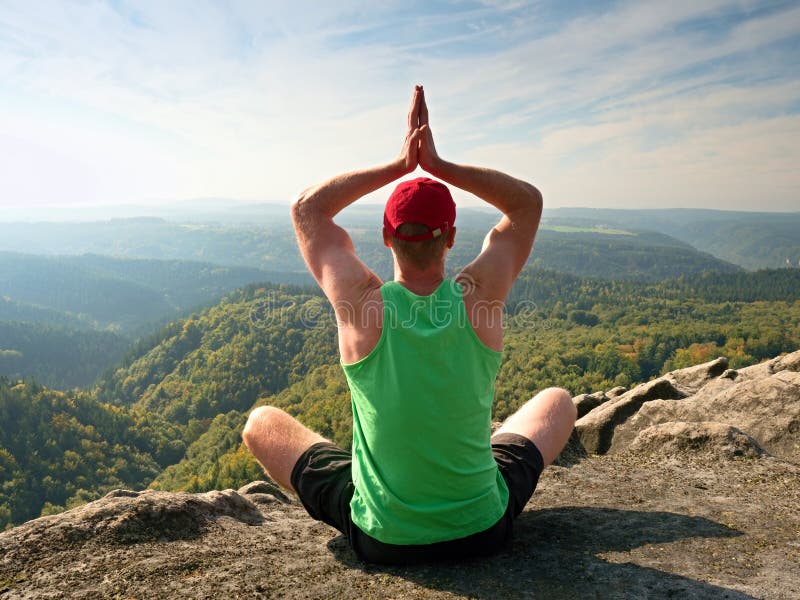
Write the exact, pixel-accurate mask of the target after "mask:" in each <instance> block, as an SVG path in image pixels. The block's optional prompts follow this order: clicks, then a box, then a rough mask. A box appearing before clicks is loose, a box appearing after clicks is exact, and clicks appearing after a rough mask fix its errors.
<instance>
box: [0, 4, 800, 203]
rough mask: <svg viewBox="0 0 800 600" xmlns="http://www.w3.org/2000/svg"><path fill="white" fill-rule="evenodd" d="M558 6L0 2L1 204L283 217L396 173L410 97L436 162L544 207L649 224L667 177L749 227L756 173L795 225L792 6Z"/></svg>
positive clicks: (798, 12) (797, 183)
mask: <svg viewBox="0 0 800 600" xmlns="http://www.w3.org/2000/svg"><path fill="white" fill-rule="evenodd" d="M565 6H566V5H562V4H558V5H550V4H546V3H522V2H514V1H511V2H493V1H486V2H453V3H451V4H450V5H449V6H446V5H442V7H438V6H437V7H432V6H431V5H429V4H427V3H422V2H411V3H408V2H405V3H400V2H389V3H381V4H380V5H376V4H374V3H369V2H366V1H356V0H349V1H343V2H338V3H317V2H315V3H313V4H311V3H309V2H306V1H301V2H293V3H273V2H266V3H251V2H231V3H227V4H222V3H216V2H192V3H187V2H169V3H162V2H158V3H156V2H137V3H127V2H119V1H118V2H113V3H89V4H63V3H58V2H52V3H48V2H37V3H26V2H8V3H6V5H5V6H4V10H3V11H2V13H0V102H2V103H3V105H4V109H5V110H6V111H7V112H8V114H9V115H10V118H8V119H4V120H2V121H0V155H3V156H12V155H13V156H14V162H13V164H14V165H15V166H14V168H13V169H12V168H10V166H9V165H10V164H11V163H10V162H7V163H6V166H5V167H3V166H0V181H3V182H5V183H3V184H0V186H2V187H4V188H5V189H0V196H2V197H4V198H8V197H10V196H9V194H8V192H9V191H13V196H14V197H15V198H17V199H18V200H19V201H23V202H39V203H44V202H48V201H52V200H53V198H55V197H59V198H61V199H62V200H63V201H67V199H70V201H72V200H73V199H78V198H84V199H86V198H88V199H89V200H91V201H96V202H121V201H127V202H130V201H142V200H147V199H156V198H159V199H160V198H168V199H180V198H186V197H198V196H204V197H207V196H221V197H237V198H240V199H244V200H265V199H270V200H281V199H286V200H288V199H289V198H291V197H292V196H293V195H294V194H295V193H296V192H297V191H299V190H300V189H302V188H303V187H305V186H307V185H309V184H311V183H313V182H315V181H317V180H319V179H321V178H324V177H327V176H330V175H332V174H334V173H336V172H338V171H340V170H345V169H353V168H357V167H361V166H365V165H366V164H374V163H376V162H380V161H386V160H390V159H392V158H393V157H394V155H395V153H396V152H397V151H398V150H399V147H400V143H401V141H402V138H403V134H404V132H403V128H404V121H405V112H406V108H407V105H406V103H407V98H408V97H410V92H411V89H412V86H413V84H415V83H419V82H421V83H424V84H425V87H426V90H427V93H428V98H429V102H430V105H431V114H432V125H433V130H434V132H435V135H436V136H437V145H438V147H439V149H440V151H441V152H442V154H443V155H445V156H448V157H451V158H453V159H455V160H472V161H475V162H483V163H485V164H488V165H490V166H494V167H497V168H508V169H509V170H512V171H514V172H516V173H517V174H519V175H521V176H524V177H529V178H531V179H533V180H534V181H535V182H537V183H539V182H543V184H542V185H543V187H544V186H545V184H546V187H547V188H548V189H549V190H551V191H552V193H551V194H550V195H549V197H550V198H551V199H552V200H553V201H555V202H557V203H561V202H563V203H570V204H576V203H577V204H580V203H584V204H589V203H593V204H594V205H601V204H603V203H605V205H633V204H637V203H638V204H641V203H649V205H656V204H657V203H659V202H667V201H669V200H670V199H671V198H672V199H674V198H675V196H671V195H665V194H662V193H660V192H656V191H654V190H660V189H664V188H665V185H664V182H665V181H670V180H671V181H672V182H673V183H671V184H670V185H672V186H675V185H676V184H675V183H674V182H675V181H681V182H683V181H691V185H688V184H686V185H685V186H684V184H682V183H681V184H680V185H681V186H684V187H685V188H686V189H685V190H684V191H683V193H682V194H681V195H680V198H682V200H681V202H684V201H686V202H688V201H689V200H688V199H689V198H691V202H696V203H697V204H699V205H704V206H714V205H719V204H720V203H723V202H730V201H731V200H730V199H731V198H735V199H736V202H737V203H738V204H737V206H739V207H746V206H751V207H753V208H762V207H764V204H763V202H759V201H757V200H756V199H755V198H752V199H751V200H748V199H747V198H746V197H745V196H746V194H749V193H751V192H752V191H753V189H754V187H753V186H752V185H750V184H748V183H747V182H746V181H744V180H745V176H746V173H748V172H753V173H758V174H759V175H760V176H766V175H767V174H770V176H771V177H773V178H774V179H775V182H776V185H775V186H774V188H773V189H772V194H773V199H774V203H773V204H772V205H771V206H774V207H775V208H784V209H786V208H788V207H792V206H794V204H792V203H794V202H796V197H797V192H798V190H799V189H800V177H798V176H797V175H793V174H792V173H790V172H789V171H788V170H787V169H786V166H787V165H788V164H789V162H791V161H792V160H794V161H796V162H797V159H798V158H800V157H798V156H797V152H798V151H797V150H796V149H795V146H796V144H794V145H793V144H790V143H789V132H792V133H794V132H796V121H795V118H796V116H797V113H798V110H797V109H798V107H799V106H800V102H798V100H800V98H798V85H800V83H799V82H800V77H799V76H798V75H799V74H798V68H797V67H798V65H797V61H796V59H795V58H794V54H793V48H796V45H794V44H796V41H797V39H798V31H797V27H796V23H798V21H800V7H797V6H795V5H794V4H793V3H784V4H782V3H776V4H773V5H766V6H765V5H763V3H748V2H743V1H740V0H736V1H734V0H709V1H708V2H696V1H692V2H689V1H684V0H679V1H676V2H671V3H668V4H665V3H654V2H623V3H615V4H609V5H600V4H593V5H592V6H591V7H588V8H586V9H584V10H582V11H577V9H575V8H574V7H570V8H569V10H571V11H572V12H567V8H566V7H565ZM554 7H558V8H554ZM748 136H757V137H752V138H751V137H748ZM602 169H605V171H602ZM704 171H705V172H706V173H707V174H709V176H708V177H705V178H704V177H702V176H701V175H694V173H696V172H697V173H702V172H704ZM30 172H44V173H47V172H52V173H58V174H60V175H59V176H58V177H54V178H52V180H53V181H54V182H56V181H57V182H59V183H57V184H56V183H53V184H48V182H47V178H42V179H41V180H40V181H38V182H37V183H35V184H34V183H32V182H30V180H29V179H27V178H26V177H23V176H22V175H21V173H30ZM71 174H75V175H74V176H72V175H71ZM614 177H618V178H619V179H618V180H616V181H615V180H614ZM726 177H730V178H731V179H730V181H735V182H738V186H737V185H734V184H732V183H730V182H729V180H727V179H726ZM593 178H595V180H602V182H603V186H602V188H603V190H609V192H605V191H603V192H602V193H598V192H597V189H593V186H592V185H591V184H590V183H589V182H590V181H591V180H592V179H593ZM579 179H580V181H578V180H579ZM10 182H11V183H10ZM26 182H28V183H26ZM612 190H613V191H612ZM672 201H674V200H672ZM748 202H749V204H748ZM596 203H600V204H596Z"/></svg>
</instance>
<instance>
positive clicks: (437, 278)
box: [394, 261, 444, 296]
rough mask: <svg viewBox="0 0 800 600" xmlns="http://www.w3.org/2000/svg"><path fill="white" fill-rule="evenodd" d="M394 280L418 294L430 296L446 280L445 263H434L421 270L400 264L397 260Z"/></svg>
mask: <svg viewBox="0 0 800 600" xmlns="http://www.w3.org/2000/svg"><path fill="white" fill-rule="evenodd" d="M394 280H395V281H396V282H397V283H399V284H400V285H402V286H403V287H404V288H406V289H407V290H409V291H410V292H414V293H415V294H417V295H418V296H428V295H430V294H432V293H433V292H434V291H436V288H438V287H439V285H440V284H441V283H442V281H444V265H434V266H431V267H429V268H427V269H424V270H420V269H415V268H413V267H405V266H400V265H398V264H397V262H396V261H395V264H394Z"/></svg>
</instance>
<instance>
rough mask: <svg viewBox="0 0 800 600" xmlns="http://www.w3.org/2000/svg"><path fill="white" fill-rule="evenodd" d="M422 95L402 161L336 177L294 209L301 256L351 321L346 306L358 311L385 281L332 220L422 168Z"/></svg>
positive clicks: (415, 98) (418, 94) (414, 105)
mask: <svg viewBox="0 0 800 600" xmlns="http://www.w3.org/2000/svg"><path fill="white" fill-rule="evenodd" d="M421 101H422V90H421V88H420V87H419V86H417V88H416V89H415V90H414V96H413V98H412V100H411V108H410V109H409V114H408V131H407V133H406V138H405V141H404V143H403V148H402V150H401V152H400V155H399V156H398V157H397V158H396V159H395V160H393V161H392V162H390V163H387V164H384V165H380V166H377V167H372V168H368V169H362V170H358V171H352V172H349V173H344V174H342V175H337V176H336V177H333V178H332V179H329V180H327V181H325V182H323V183H320V184H319V185H315V186H313V187H310V188H308V189H307V190H305V191H303V192H302V193H301V194H300V197H299V198H298V199H297V200H296V201H295V202H294V204H292V221H293V223H294V228H295V233H296V234H297V242H298V244H299V246H300V252H301V253H302V255H303V258H304V259H305V261H306V264H307V265H308V268H309V270H310V271H311V273H312V275H313V276H314V278H315V279H316V280H317V282H318V283H319V285H320V287H321V288H322V290H323V292H325V295H326V296H327V297H328V299H329V300H330V301H331V303H332V304H333V305H334V307H335V308H337V314H338V316H340V318H341V317H344V318H345V319H347V317H348V314H349V311H341V313H340V311H339V307H341V306H348V307H352V306H357V305H358V304H360V303H361V301H362V299H363V298H364V296H365V294H367V293H368V292H369V291H370V290H372V289H374V288H376V287H378V286H380V284H381V281H380V279H379V278H378V276H377V275H375V274H374V273H373V272H372V271H371V270H370V269H369V268H368V267H367V266H366V265H365V264H364V263H363V262H361V260H359V258H358V257H357V256H356V253H355V248H354V247H353V241H352V240H351V239H350V236H349V235H348V233H347V232H346V231H345V230H344V229H343V228H341V227H339V226H338V225H336V223H334V222H333V217H334V216H336V215H337V214H338V213H339V212H340V211H341V210H342V209H344V208H345V207H347V206H349V205H350V204H352V203H353V202H355V201H356V200H358V199H359V198H361V197H362V196H365V195H367V194H369V193H370V192H374V191H375V190H377V189H379V188H381V187H383V186H384V185H387V184H388V183H391V182H392V181H394V180H396V179H398V178H400V177H402V176H403V175H406V174H407V173H410V172H412V171H413V170H414V169H416V167H417V161H418V148H419V135H420V132H419V110H420V104H421Z"/></svg>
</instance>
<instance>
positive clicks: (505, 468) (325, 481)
mask: <svg viewBox="0 0 800 600" xmlns="http://www.w3.org/2000/svg"><path fill="white" fill-rule="evenodd" d="M492 454H494V459H495V461H496V462H497V466H498V468H499V469H500V474H501V475H502V476H503V479H504V480H505V482H506V485H507V486H508V492H509V498H508V508H507V509H506V512H505V514H504V515H503V516H502V517H501V518H500V520H499V521H497V523H495V524H494V525H493V526H492V527H490V528H489V529H486V530H485V531H481V532H479V533H475V534H473V535H470V536H467V537H464V538H460V539H456V540H448V541H445V542H437V543H434V544H423V545H395V544H385V543H383V542H380V541H378V540H376V539H375V538H372V537H370V536H368V535H367V534H366V533H364V532H363V531H361V530H360V529H359V528H358V527H357V526H356V525H355V524H353V521H352V519H351V518H350V499H351V498H352V497H353V489H354V488H353V477H352V471H351V463H352V457H351V455H350V452H348V451H346V450H343V449H342V448H340V447H339V446H337V445H335V444H331V443H330V442H320V443H318V444H314V445H313V446H311V447H310V448H309V449H308V450H306V451H305V452H304V453H303V454H302V456H300V458H299V459H298V460H297V464H295V466H294V469H293V470H292V477H291V484H292V487H293V488H294V489H295V491H296V492H297V495H298V496H299V498H300V502H302V504H303V506H304V507H305V509H306V510H307V511H308V514H309V515H311V516H312V517H313V518H315V519H316V520H318V521H323V522H325V523H327V524H328V525H330V526H332V527H335V528H336V529H338V530H339V531H341V532H342V533H343V534H344V535H345V536H346V537H347V540H348V542H349V543H350V546H351V547H352V548H353V551H354V552H355V553H356V555H358V557H359V558H360V559H362V560H364V561H366V562H372V563H380V564H413V563H420V562H432V561H436V560H442V559H458V558H465V557H468V556H486V555H489V554H494V553H495V552H497V551H498V550H500V549H501V548H502V547H503V546H505V544H506V543H507V542H508V541H509V540H510V539H511V531H512V526H513V521H514V518H515V517H517V516H518V515H519V513H521V512H522V509H523V508H524V507H525V505H526V504H527V503H528V500H530V498H531V496H532V495H533V491H534V490H535V489H536V484H537V483H538V481H539V476H540V475H541V473H542V470H543V469H544V461H543V460H542V454H541V453H540V452H539V449H538V448H537V447H536V445H535V444H534V443H533V442H532V441H530V440H529V439H528V438H526V437H524V436H521V435H517V434H516V433H500V434H497V435H495V436H493V437H492Z"/></svg>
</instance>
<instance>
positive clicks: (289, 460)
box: [242, 406, 328, 492]
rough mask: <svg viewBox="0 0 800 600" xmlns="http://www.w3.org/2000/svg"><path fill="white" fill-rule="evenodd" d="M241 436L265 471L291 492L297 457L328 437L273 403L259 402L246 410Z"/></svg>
mask: <svg viewBox="0 0 800 600" xmlns="http://www.w3.org/2000/svg"><path fill="white" fill-rule="evenodd" d="M242 439H243V440H244V443H245V445H246V446H247V448H248V450H250V452H251V453H252V454H253V456H255V458H256V460H257V461H258V462H259V463H260V464H261V466H262V467H264V470H265V471H266V472H267V474H268V475H269V476H270V477H272V479H274V480H275V481H277V482H278V483H279V484H280V485H281V486H283V487H284V488H286V489H287V490H290V491H292V492H294V491H295V489H294V488H293V487H292V484H291V477H292V469H294V466H295V464H296V463H297V460H298V459H299V458H300V457H301V456H302V455H303V453H304V452H305V451H306V450H308V449H309V448H310V447H311V446H312V445H314V444H316V443H318V442H327V441H328V440H326V439H325V438H324V437H322V436H321V435H319V434H318V433H316V432H314V431H312V430H310V429H309V428H308V427H306V426H305V425H303V424H302V423H300V421H298V420H297V419H295V418H294V417H292V416H291V415H289V414H287V413H285V412H283V411H282V410H281V409H280V408H275V407H274V406H259V407H258V408H256V409H254V410H253V412H251V413H250V416H249V417H248V419H247V424H246V425H245V426H244V430H243V431H242Z"/></svg>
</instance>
